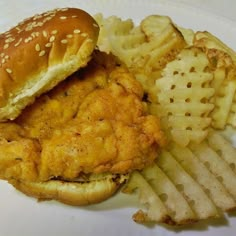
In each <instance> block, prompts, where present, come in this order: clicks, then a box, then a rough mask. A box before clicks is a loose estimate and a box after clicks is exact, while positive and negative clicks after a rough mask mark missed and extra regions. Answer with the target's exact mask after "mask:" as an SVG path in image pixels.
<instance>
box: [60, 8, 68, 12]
mask: <svg viewBox="0 0 236 236" xmlns="http://www.w3.org/2000/svg"><path fill="white" fill-rule="evenodd" d="M68 10H69V9H68V8H62V9H61V11H68Z"/></svg>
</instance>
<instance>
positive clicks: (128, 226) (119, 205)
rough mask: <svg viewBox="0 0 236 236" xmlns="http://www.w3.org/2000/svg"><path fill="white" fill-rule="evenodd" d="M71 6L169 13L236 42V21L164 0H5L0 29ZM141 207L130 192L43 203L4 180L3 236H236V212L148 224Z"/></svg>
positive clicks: (0, 192) (139, 14) (129, 14)
mask: <svg viewBox="0 0 236 236" xmlns="http://www.w3.org/2000/svg"><path fill="white" fill-rule="evenodd" d="M232 1H233V0H232ZM172 2H173V1H172ZM204 2H205V1H204ZM67 6H70V7H72V6H74V7H79V8H82V9H84V10H86V11H88V12H89V13H91V14H95V13H97V12H103V13H104V14H105V15H106V16H109V15H113V14H115V15H118V16H121V17H122V18H124V19H125V18H132V19H134V21H135V22H139V21H140V20H141V19H142V18H143V17H145V16H147V15H149V14H161V15H168V16H170V17H171V18H172V19H173V20H174V22H176V23H177V24H179V25H181V26H183V27H187V28H192V29H194V30H208V31H210V32H212V33H214V34H215V35H217V36H218V37H219V38H221V39H222V40H223V41H225V42H226V43H227V44H228V45H230V46H231V47H234V46H235V47H236V45H234V42H235V41H236V26H234V22H233V21H230V20H227V19H226V18H223V17H220V16H217V15H213V14H211V13H210V12H202V11H201V10H200V8H194V7H190V6H187V5H184V4H180V3H179V4H177V3H176V2H175V3H170V1H158V0H156V1H155V0H133V1H131V0H129V1H125V0H117V1H111V0H110V1H109V0H93V1H92V0H75V1H71V0H51V1H48V0H41V1H37V2H36V1H32V0H21V1H17V0H1V1H0V31H1V32H3V31H5V30H7V29H8V28H9V27H10V26H14V25H15V24H16V23H17V22H18V21H20V20H22V19H24V18H25V17H28V16H31V15H32V14H35V13H40V12H42V11H45V10H49V9H52V8H56V7H67ZM229 7H230V5H229ZM235 49H236V48H235ZM136 206H137V202H136V201H135V199H133V198H132V197H129V196H126V195H124V194H119V195H118V196H115V197H113V198H112V199H110V200H108V201H106V202H104V203H102V204H98V205H94V206H90V207H83V208H77V207H70V206H65V205H63V204H59V203H56V202H53V201H51V202H37V201H36V200H35V199H32V198H29V197H26V196H25V195H23V194H21V193H19V192H17V191H16V190H15V189H14V188H13V187H11V186H10V185H8V184H7V183H6V182H4V181H0V236H21V235H22V236H31V235H34V236H42V235H46V236H47V235H50V236H54V235H55V236H56V235H57V236H60V235H68V236H73V235H77V236H78V235H79V236H92V235H96V236H100V235H105V236H106V235H112V236H113V235H114V236H118V235H119V236H121V235H122V236H123V235H136V236H138V235H149V236H151V235H158V236H173V235H178V236H187V235H188V236H193V235H195V236H199V235H201V236H202V235H204V236H213V235H214V236H220V235H227V236H235V232H236V214H232V215H231V216H230V217H228V216H226V218H225V219H220V220H213V221H210V222H208V224H205V223H201V224H196V225H193V226H191V227H188V228H180V229H175V230H174V229H170V228H165V227H163V226H158V225H155V226H143V225H139V224H136V223H134V222H133V221H132V219H131V217H132V214H133V213H134V212H135V211H136V209H137V208H136Z"/></svg>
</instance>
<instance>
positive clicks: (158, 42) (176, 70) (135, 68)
mask: <svg viewBox="0 0 236 236" xmlns="http://www.w3.org/2000/svg"><path fill="white" fill-rule="evenodd" d="M95 19H96V20H97V22H98V24H99V26H100V28H101V33H100V36H99V41H98V47H99V49H100V50H102V51H106V52H108V53H109V52H111V53H113V54H114V55H115V56H117V57H118V58H119V59H120V60H121V61H122V62H124V63H125V64H126V66H127V67H128V69H129V70H130V71H131V72H132V73H133V74H134V75H135V77H136V79H137V80H138V81H140V82H141V84H142V85H143V87H144V90H145V92H146V93H147V95H148V96H147V100H148V101H149V106H148V109H149V111H150V112H151V114H154V115H157V116H159V117H160V119H161V125H162V128H163V130H164V132H165V134H166V136H167V138H168V140H169V143H168V144H167V146H166V147H165V148H164V149H163V150H162V151H161V154H160V155H159V157H158V158H157V160H156V161H155V163H154V164H153V165H152V166H149V167H147V168H145V169H144V170H142V171H135V172H133V174H132V175H131V177H130V179H129V181H128V183H127V184H126V185H125V187H124V189H123V192H125V193H129V194H130V193H133V192H136V193H137V195H138V198H139V201H140V203H141V204H142V206H143V208H142V209H140V210H138V211H137V212H136V213H135V214H134V215H133V219H134V220H135V221H137V222H139V223H145V222H150V221H151V222H157V223H165V224H169V225H186V224H189V223H193V222H197V221H200V220H205V219H209V218H216V217H223V216H224V213H225V212H228V211H231V210H235V209H236V149H235V148H234V147H233V145H232V143H231V141H229V140H228V139H226V138H225V136H223V133H222V132H220V131H219V130H218V129H221V130H226V126H227V125H231V126H232V130H233V133H234V132H235V127H236V66H235V62H236V54H235V52H234V51H233V50H232V49H231V48H229V47H228V46H227V45H225V44H224V43H223V42H222V41H220V40H219V39H218V38H216V37H215V36H213V35H212V34H210V33H208V32H194V31H193V30H191V29H185V28H182V27H180V26H178V25H176V24H175V23H173V22H172V20H171V19H170V18H169V17H166V16H159V15H152V16H148V17H146V18H144V19H143V20H142V21H141V22H140V24H138V25H135V24H134V23H133V22H132V20H122V19H120V18H118V17H115V16H112V17H108V18H104V17H103V16H102V15H97V16H95Z"/></svg>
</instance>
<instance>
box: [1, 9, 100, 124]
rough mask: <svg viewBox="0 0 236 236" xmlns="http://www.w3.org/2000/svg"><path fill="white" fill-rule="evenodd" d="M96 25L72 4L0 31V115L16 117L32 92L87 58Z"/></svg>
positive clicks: (42, 89) (44, 88)
mask: <svg viewBox="0 0 236 236" xmlns="http://www.w3.org/2000/svg"><path fill="white" fill-rule="evenodd" d="M98 33H99V27H98V25H97V24H96V22H95V21H94V20H93V18H92V17H91V16H90V15H89V14H88V13H86V12H84V11H82V10H80V9H75V8H66V9H65V8H63V9H56V10H53V11H48V12H45V13H43V14H40V15H35V16H34V17H31V18H28V19H26V20H24V21H23V22H21V23H20V24H18V25H17V26H16V27H14V28H12V29H11V30H9V31H7V32H5V33H3V34H1V35H0V121H4V120H7V119H11V120H12V119H14V118H16V117H17V116H18V115H19V114H20V112H21V110H22V109H23V108H24V107H26V106H27V105H28V104H30V103H32V102H33V101H34V99H35V97H37V96H39V95H40V94H42V93H44V92H46V91H48V90H50V89H51V88H53V87H54V86H55V85H57V84H58V83H59V82H60V81H62V80H64V79H65V78H66V77H67V76H69V75H70V74H72V73H73V72H75V71H76V70H78V69H79V68H80V67H83V66H85V65H86V64H87V62H88V61H89V60H90V55H91V53H92V52H93V50H94V48H95V46H96V42H97V38H98Z"/></svg>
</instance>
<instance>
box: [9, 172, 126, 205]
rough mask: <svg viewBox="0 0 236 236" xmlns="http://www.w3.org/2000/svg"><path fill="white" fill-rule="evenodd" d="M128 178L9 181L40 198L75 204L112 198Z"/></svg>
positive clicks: (86, 203) (120, 176)
mask: <svg viewBox="0 0 236 236" xmlns="http://www.w3.org/2000/svg"><path fill="white" fill-rule="evenodd" d="M126 179H127V176H126V175H117V176H115V177H114V176H113V175H111V174H107V175H106V176H105V177H104V178H101V179H99V178H98V179H92V180H91V181H88V182H84V183H81V182H68V181H61V180H50V181H47V182H20V181H18V180H11V181H9V182H10V183H11V184H12V185H13V186H14V187H15V188H16V189H18V190H20V191H21V192H23V193H24V194H26V195H28V196H32V197H35V198H38V199H39V200H57V201H60V202H62V203H65V204H69V205H73V206H84V205H89V204H94V203H99V202H101V201H104V200H106V199H108V198H110V197H111V196H112V195H113V194H114V193H115V192H116V191H117V190H118V188H119V187H120V186H121V184H122V183H124V182H125V180H126Z"/></svg>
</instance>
